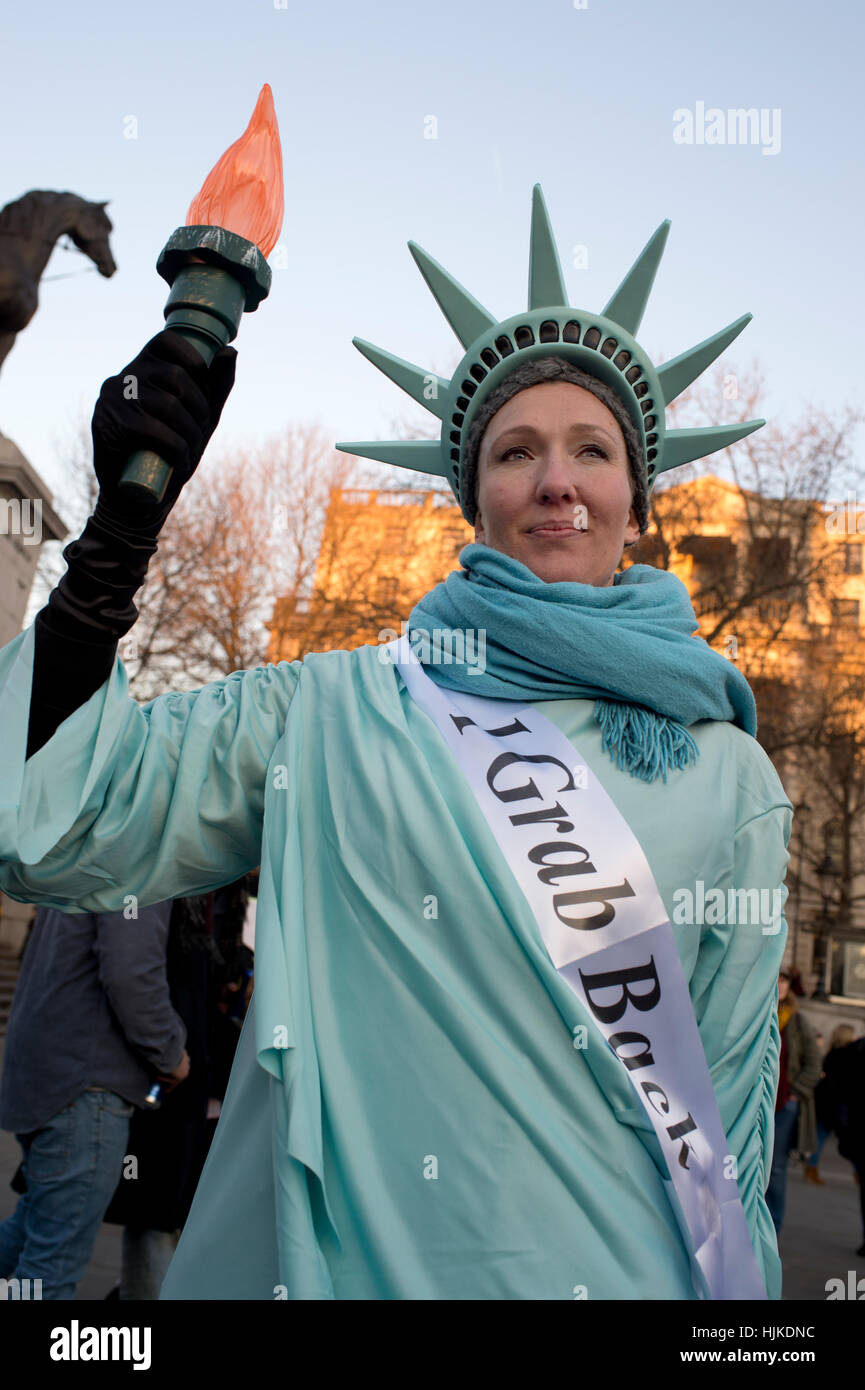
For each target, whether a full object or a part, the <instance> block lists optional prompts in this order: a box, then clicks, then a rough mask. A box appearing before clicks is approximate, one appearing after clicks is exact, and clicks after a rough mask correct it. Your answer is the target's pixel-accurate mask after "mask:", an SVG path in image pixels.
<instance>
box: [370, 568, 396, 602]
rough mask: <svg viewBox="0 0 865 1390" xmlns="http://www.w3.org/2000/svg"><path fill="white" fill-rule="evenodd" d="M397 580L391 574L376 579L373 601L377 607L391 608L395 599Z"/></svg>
mask: <svg viewBox="0 0 865 1390" xmlns="http://www.w3.org/2000/svg"><path fill="white" fill-rule="evenodd" d="M397 593H398V580H396V579H394V578H393V577H392V576H391V575H386V576H383V577H382V578H381V579H377V580H376V585H375V601H376V604H377V606H378V607H379V608H393V606H394V604H395V603H396V601H397Z"/></svg>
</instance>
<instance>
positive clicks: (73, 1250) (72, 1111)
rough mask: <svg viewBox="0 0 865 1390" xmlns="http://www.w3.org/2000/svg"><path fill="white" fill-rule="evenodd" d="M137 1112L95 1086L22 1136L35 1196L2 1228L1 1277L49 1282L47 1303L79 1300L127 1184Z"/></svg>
mask: <svg viewBox="0 0 865 1390" xmlns="http://www.w3.org/2000/svg"><path fill="white" fill-rule="evenodd" d="M133 1108H134V1107H133V1106H132V1105H130V1104H129V1103H128V1102H127V1101H125V1100H124V1099H123V1097H122V1096H118V1095H115V1093H114V1092H113V1091H106V1090H102V1089H95V1088H94V1089H91V1090H87V1091H83V1092H82V1093H81V1095H80V1096H78V1098H77V1099H76V1100H74V1101H73V1102H72V1104H71V1105H67V1106H66V1107H65V1108H64V1109H63V1110H61V1111H60V1112H59V1113H58V1114H57V1115H54V1116H53V1117H52V1118H51V1119H50V1120H49V1121H48V1124H47V1125H45V1126H44V1127H43V1128H42V1129H36V1130H31V1131H30V1132H29V1133H27V1134H17V1135H16V1136H15V1137H16V1139H17V1140H18V1143H19V1144H20V1145H21V1149H22V1152H23V1167H24V1178H25V1181H26V1183H27V1191H26V1192H25V1193H23V1194H22V1195H21V1196H20V1197H19V1199H18V1205H17V1207H16V1208H15V1211H14V1212H13V1214H12V1215H11V1216H10V1217H8V1218H7V1220H6V1221H3V1222H0V1277H2V1278H6V1279H9V1278H13V1277H14V1278H18V1279H22V1280H23V1279H30V1280H31V1281H32V1280H34V1279H41V1281H42V1288H41V1296H42V1298H43V1299H71V1298H74V1297H75V1291H76V1289H77V1287H78V1283H79V1281H80V1280H81V1279H82V1278H83V1276H84V1272H85V1270H86V1269H87V1265H88V1262H89V1260H90V1256H91V1253H92V1251H93V1245H94V1242H95V1240H96V1236H97V1234H98V1231H99V1227H100V1225H101V1224H102V1218H103V1216H104V1215H105V1212H106V1211H107V1209H108V1204H109V1202H110V1201H111V1198H112V1195H113V1193H114V1189H115V1188H116V1186H117V1184H118V1182H119V1180H120V1176H121V1172H122V1168H123V1158H124V1155H125V1153H126V1146H127V1143H128V1140H129V1121H130V1118H131V1116H132V1111H133ZM36 1287H37V1288H38V1285H37V1286H36ZM31 1288H32V1284H31ZM31 1297H33V1294H31Z"/></svg>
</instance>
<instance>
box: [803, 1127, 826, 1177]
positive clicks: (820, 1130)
mask: <svg viewBox="0 0 865 1390" xmlns="http://www.w3.org/2000/svg"><path fill="white" fill-rule="evenodd" d="M831 1133H832V1131H831V1129H827V1128H826V1126H825V1125H821V1123H820V1121H819V1120H818V1121H817V1147H816V1149H815V1150H814V1152H813V1153H812V1154H809V1155H808V1157H807V1159H806V1160H805V1161H806V1163H807V1164H808V1166H809V1167H810V1168H816V1167H817V1165H818V1163H819V1162H820V1155H821V1154H822V1152H823V1145H824V1144H825V1143H826V1140H827V1139H828V1138H829V1135H830V1134H831Z"/></svg>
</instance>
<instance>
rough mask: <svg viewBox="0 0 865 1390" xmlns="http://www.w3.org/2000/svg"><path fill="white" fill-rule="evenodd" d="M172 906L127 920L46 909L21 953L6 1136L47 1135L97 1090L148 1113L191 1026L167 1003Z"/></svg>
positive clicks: (3, 1082) (1, 1116) (2, 1081)
mask: <svg viewBox="0 0 865 1390" xmlns="http://www.w3.org/2000/svg"><path fill="white" fill-rule="evenodd" d="M170 915H171V903H170V902H163V903H157V904H155V905H154V906H153V907H142V908H139V909H138V916H137V918H135V917H130V918H127V917H124V915H123V913H122V912H111V913H101V912H83V913H65V912H59V911H57V910H56V909H55V908H50V907H40V908H39V910H38V912H37V914H36V921H35V923H34V926H33V930H32V932H31V934H30V939H29V941H28V943H27V949H26V951H25V952H24V960H23V962H22V965H21V973H20V975H19V977H18V983H17V986H16V989H15V996H14V998H13V1000H12V1011H11V1013H10V1017H9V1027H8V1031H7V1035H6V1044H5V1048H4V1054H3V1070H2V1074H0V1129H6V1130H11V1131H12V1132H13V1133H15V1134H22V1133H28V1132H29V1131H31V1130H35V1129H41V1128H42V1127H43V1126H44V1125H46V1124H47V1123H48V1121H49V1120H50V1119H51V1118H52V1116H54V1115H56V1114H57V1113H58V1112H59V1111H60V1110H63V1109H64V1108H65V1107H66V1106H67V1105H71V1103H72V1102H73V1101H74V1100H75V1099H77V1097H78V1096H79V1095H81V1093H82V1091H86V1090H87V1089H88V1087H91V1086H101V1087H105V1089H106V1090H109V1091H115V1092H116V1093H117V1094H118V1095H121V1096H123V1098H124V1100H126V1101H128V1102H131V1104H133V1105H138V1106H142V1105H143V1104H144V1098H145V1096H146V1095H147V1092H148V1091H149V1089H150V1087H151V1085H152V1084H153V1080H154V1077H155V1075H156V1073H157V1072H162V1073H168V1072H171V1071H173V1070H174V1069H175V1067H177V1066H178V1064H179V1063H180V1059H181V1057H182V1055H183V1049H184V1045H185V1042H186V1028H185V1027H184V1025H183V1022H182V1020H181V1019H180V1017H179V1016H178V1014H177V1013H176V1012H175V1010H174V1008H173V1007H172V1005H171V999H170V996H169V992H168V981H167V978H166V965H165V952H166V945H167V940H168V924H169V919H170Z"/></svg>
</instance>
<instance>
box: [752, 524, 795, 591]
mask: <svg viewBox="0 0 865 1390" xmlns="http://www.w3.org/2000/svg"><path fill="white" fill-rule="evenodd" d="M790 549H791V546H790V537H789V536H755V537H754V539H753V540H752V541H751V548H750V555H749V561H750V567H751V582H752V583H753V584H755V585H760V586H763V585H765V586H766V587H767V588H768V587H772V586H775V585H777V584H784V583H786V582H787V580H788V579H789V577H790Z"/></svg>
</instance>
